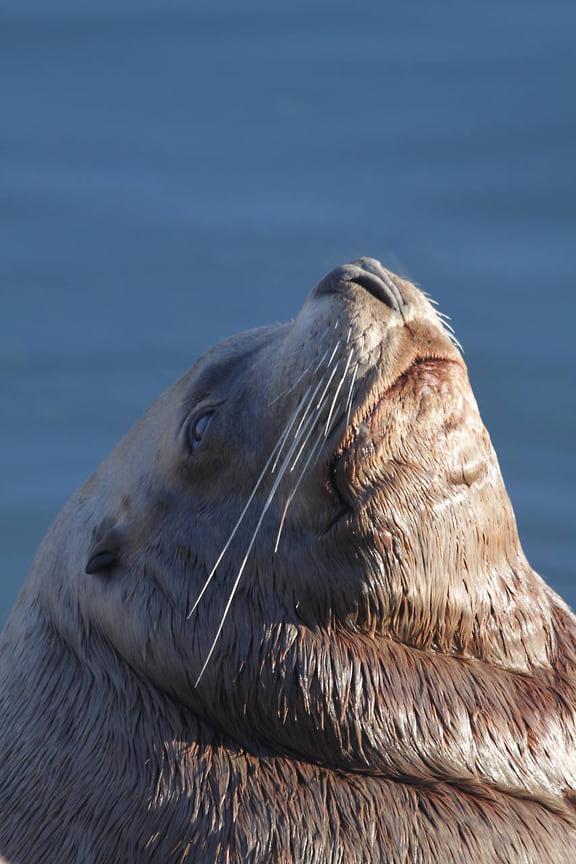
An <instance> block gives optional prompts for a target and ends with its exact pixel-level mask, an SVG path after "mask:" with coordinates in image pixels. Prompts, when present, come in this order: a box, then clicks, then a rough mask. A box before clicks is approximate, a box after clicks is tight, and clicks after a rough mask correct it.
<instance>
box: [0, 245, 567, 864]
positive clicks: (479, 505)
mask: <svg viewBox="0 0 576 864" xmlns="http://www.w3.org/2000/svg"><path fill="white" fill-rule="evenodd" d="M374 280H375V281H374ZM207 412H212V413H211V417H210V421H209V423H208V424H207V425H206V428H205V432H204V434H203V436H202V440H201V441H200V442H199V443H198V446H195V447H194V448H193V449H191V448H190V446H189V429H190V424H194V422H195V420H197V419H198V418H199V417H201V416H203V415H205V414H206V413H207ZM192 428H193V426H192ZM518 434H519V435H521V430H518ZM542 506H543V507H545V506H546V504H545V502H542ZM102 553H105V555H104V558H102V557H100V558H98V555H100V556H102ZM103 561H104V562H105V563H104V564H103V563H102V562H103ZM87 569H88V571H89V572H86V570H87ZM575 646H576V623H575V619H574V617H573V615H572V613H571V612H570V611H569V610H568V609H567V607H566V606H565V605H564V604H563V603H562V601H561V600H560V599H559V598H558V597H557V596H556V595H555V594H554V593H553V592H552V591H551V590H550V589H549V588H548V587H547V586H546V585H545V583H544V582H543V581H542V580H541V579H540V577H539V576H538V575H537V574H536V573H535V572H534V571H533V570H532V569H531V568H530V566H529V564H528V562H527V561H526V558H525V557H524V554H523V552H522V549H521V547H520V543H519V540H518V535H517V531H516V525H515V521H514V515H513V512H512V508H511V505H510V502H509V500H508V497H507V495H506V491H505V489H504V485H503V483H502V479H501V475H500V471H499V468H498V463H497V460H496V456H495V454H494V451H493V449H492V446H491V444H490V440H489V437H488V434H487V432H486V430H485V429H484V427H483V425H482V422H481V419H480V416H479V414H478V409H477V406H476V403H475V400H474V397H473V395H472V392H471V390H470V385H469V383H468V378H467V374H466V368H465V365H464V363H463V360H462V357H461V354H460V351H459V346H458V343H457V341H456V340H455V338H454V336H453V334H452V333H451V332H450V331H449V330H447V329H446V323H445V319H444V318H442V317H440V316H439V315H438V313H437V312H436V311H435V310H434V308H433V306H432V305H431V303H430V301H429V300H428V299H427V297H426V296H425V295H424V294H422V292H420V291H419V290H418V289H416V288H415V287H414V286H413V285H411V284H410V283H408V282H406V281H403V280H401V279H399V278H398V277H397V276H394V275H393V274H391V273H389V272H388V271H386V270H384V268H382V266H381V265H380V264H379V263H378V262H376V261H373V260H372V259H360V260H359V261H357V262H354V263H353V264H351V265H346V266H344V267H342V268H339V269H338V270H336V271H334V272H333V273H331V274H329V275H328V276H327V277H326V278H325V279H324V280H323V281H322V282H321V283H320V284H319V285H318V286H317V288H316V289H314V291H312V293H311V294H310V296H309V298H308V300H307V301H306V303H305V305H304V307H303V309H302V310H301V312H300V314H299V315H298V317H297V318H296V319H295V320H294V322H292V323H291V324H287V325H279V326H277V327H269V328H264V329H260V330H255V331H252V332H249V333H244V334H240V335H239V336H237V337H234V338H232V339H229V340H226V341H225V342H223V343H221V344H220V345H218V346H216V347H215V348H213V349H211V350H210V351H209V352H207V354H206V355H204V357H203V358H201V359H200V360H199V361H198V362H197V363H196V364H195V365H194V366H193V367H192V369H191V370H190V371H189V372H188V373H187V374H186V375H184V376H183V377H182V378H181V379H180V380H179V381H177V382H176V383H175V384H174V385H173V386H172V387H171V388H170V389H169V390H168V391H167V392H166V393H165V394H164V395H163V396H161V397H160V399H159V400H158V401H157V402H156V403H155V404H154V405H153V406H152V407H151V408H150V409H149V411H148V412H147V413H146V414H145V416H144V417H143V419H142V420H141V421H140V422H139V423H138V424H137V425H136V426H135V427H134V429H133V430H132V431H131V432H130V433H129V434H128V435H127V437H126V438H125V439H124V440H123V441H122V442H121V443H120V444H119V445H118V447H117V448H116V449H115V450H114V452H113V453H112V454H111V456H110V457H109V458H108V459H107V460H106V461H105V462H104V463H103V464H102V466H101V467H100V468H99V469H98V471H97V472H96V473H95V474H94V475H93V476H92V477H91V478H90V479H89V480H88V481H87V483H86V484H85V485H84V486H83V487H82V488H81V489H80V490H79V492H78V493H77V494H76V495H74V497H73V498H72V499H71V500H70V501H69V502H68V504H67V505H66V507H65V508H64V510H63V511H62V513H61V514H60V516H59V517H58V519H57V520H56V522H55V523H54V525H53V526H52V528H51V529H50V531H49V533H48V535H47V537H46V538H45V540H44V542H43V544H42V546H41V548H40V550H39V552H38V555H37V558H36V561H35V563H34V566H33V569H32V572H31V575H30V577H29V580H28V582H27V584H26V586H25V587H24V589H23V591H22V593H21V595H20V598H19V600H18V602H17V604H16V606H15V609H14V611H13V613H12V616H11V618H10V620H9V623H8V625H7V627H6V629H5V631H4V635H3V639H2V643H1V648H0V652H1V654H0V858H1V857H2V856H4V860H5V861H7V862H11V864H34V862H42V864H56V862H58V864H66V862H83V864H96V862H98V864H115V862H118V864H120V862H122V864H126V862H134V864H147V862H158V864H164V862H167V864H171V862H174V864H176V862H178V864H184V862H187V864H191V862H286V864H287V862H295V861H302V862H307V864H325V862H330V864H336V862H338V864H360V862H379V864H380V862H382V864H384V862H390V864H433V862H434V864H437V862H442V864H452V862H453V864H456V862H458V864H460V862H462V864H472V862H474V864H481V862H493V864H496V862H498V864H542V862H554V864H568V862H570V864H573V862H574V860H575V851H574V850H575V849H576V811H575V796H576V791H575V790H576V746H575V744H576V741H575V738H576V686H575V664H576V650H575Z"/></svg>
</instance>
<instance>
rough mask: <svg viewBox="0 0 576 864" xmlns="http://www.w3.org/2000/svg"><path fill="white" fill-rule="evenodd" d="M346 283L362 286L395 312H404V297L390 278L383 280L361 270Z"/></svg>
mask: <svg viewBox="0 0 576 864" xmlns="http://www.w3.org/2000/svg"><path fill="white" fill-rule="evenodd" d="M346 281H347V282H354V284H355V285H360V287H361V288H364V289H365V290H366V291H368V293H369V294H372V296H373V297H375V298H376V300H380V301H381V302H382V303H385V304H386V306H389V307H390V308H391V309H393V310H394V311H395V312H401V311H402V305H403V304H402V297H401V295H400V292H399V291H398V288H396V286H395V285H394V283H393V282H392V280H391V279H390V278H386V279H383V278H381V277H380V276H376V275H375V274H374V273H368V272H366V270H360V269H359V270H358V271H357V273H356V274H354V275H353V276H351V277H350V278H349V279H347V280H346Z"/></svg>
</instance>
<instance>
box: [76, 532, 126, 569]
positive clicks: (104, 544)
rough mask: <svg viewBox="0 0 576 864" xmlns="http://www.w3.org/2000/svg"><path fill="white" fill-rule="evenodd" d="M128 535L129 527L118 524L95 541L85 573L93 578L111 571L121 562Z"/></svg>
mask: <svg viewBox="0 0 576 864" xmlns="http://www.w3.org/2000/svg"><path fill="white" fill-rule="evenodd" d="M127 535H128V525H127V524H126V523H125V522H120V523H116V524H115V525H113V526H112V527H111V528H109V529H108V530H107V531H105V532H104V534H102V535H101V536H100V539H99V540H97V541H95V542H94V543H93V545H92V548H91V549H90V552H89V553H88V562H87V564H86V567H85V572H86V573H87V574H88V575H89V576H92V575H94V574H95V573H100V574H101V573H104V572H105V571H108V572H109V571H111V570H112V568H113V567H116V565H117V564H118V562H119V561H120V557H121V553H122V548H123V546H124V544H125V541H126V537H127Z"/></svg>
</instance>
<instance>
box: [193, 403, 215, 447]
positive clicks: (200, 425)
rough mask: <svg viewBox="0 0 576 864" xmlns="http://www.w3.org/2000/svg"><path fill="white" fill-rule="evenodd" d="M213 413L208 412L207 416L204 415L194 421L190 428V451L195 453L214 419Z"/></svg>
mask: <svg viewBox="0 0 576 864" xmlns="http://www.w3.org/2000/svg"><path fill="white" fill-rule="evenodd" d="M213 413H214V412H213V411H207V412H206V413H205V414H202V415H201V416H200V417H198V418H197V419H196V420H193V421H192V422H191V423H190V425H189V426H188V446H189V447H190V451H191V452H192V453H193V452H194V451H195V450H196V448H197V447H198V445H199V444H200V442H201V441H202V438H203V436H204V433H205V432H206V429H207V428H208V425H209V423H210V420H211V419H212V414H213Z"/></svg>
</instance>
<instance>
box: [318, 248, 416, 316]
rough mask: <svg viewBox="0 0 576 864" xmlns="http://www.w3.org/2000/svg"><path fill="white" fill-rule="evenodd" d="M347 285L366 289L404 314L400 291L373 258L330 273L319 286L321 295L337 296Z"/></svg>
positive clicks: (360, 259) (347, 265)
mask: <svg viewBox="0 0 576 864" xmlns="http://www.w3.org/2000/svg"><path fill="white" fill-rule="evenodd" d="M347 283H351V284H353V285H357V286H358V287H359V288H364V290H365V291H367V292H368V293H369V294H371V295H372V296H373V297H375V298H376V300H379V301H380V302H381V303H384V304H385V305H386V306H388V308H389V309H393V310H394V312H398V313H399V314H402V311H403V309H404V306H405V303H404V298H403V297H402V294H401V292H400V289H399V288H398V286H397V285H396V284H395V282H394V280H393V279H392V278H391V276H390V275H389V273H388V271H387V270H385V269H384V267H382V265H381V264H380V263H379V262H378V261H375V260H374V259H372V258H359V259H358V260H357V261H353V262H352V263H351V264H344V265H342V267H337V268H336V270H332V271H331V272H330V273H328V275H327V276H325V277H324V279H322V280H321V282H320V283H319V284H318V285H317V287H316V290H317V291H318V293H319V294H337V293H338V292H340V291H342V290H345V286H346V284H347Z"/></svg>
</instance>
